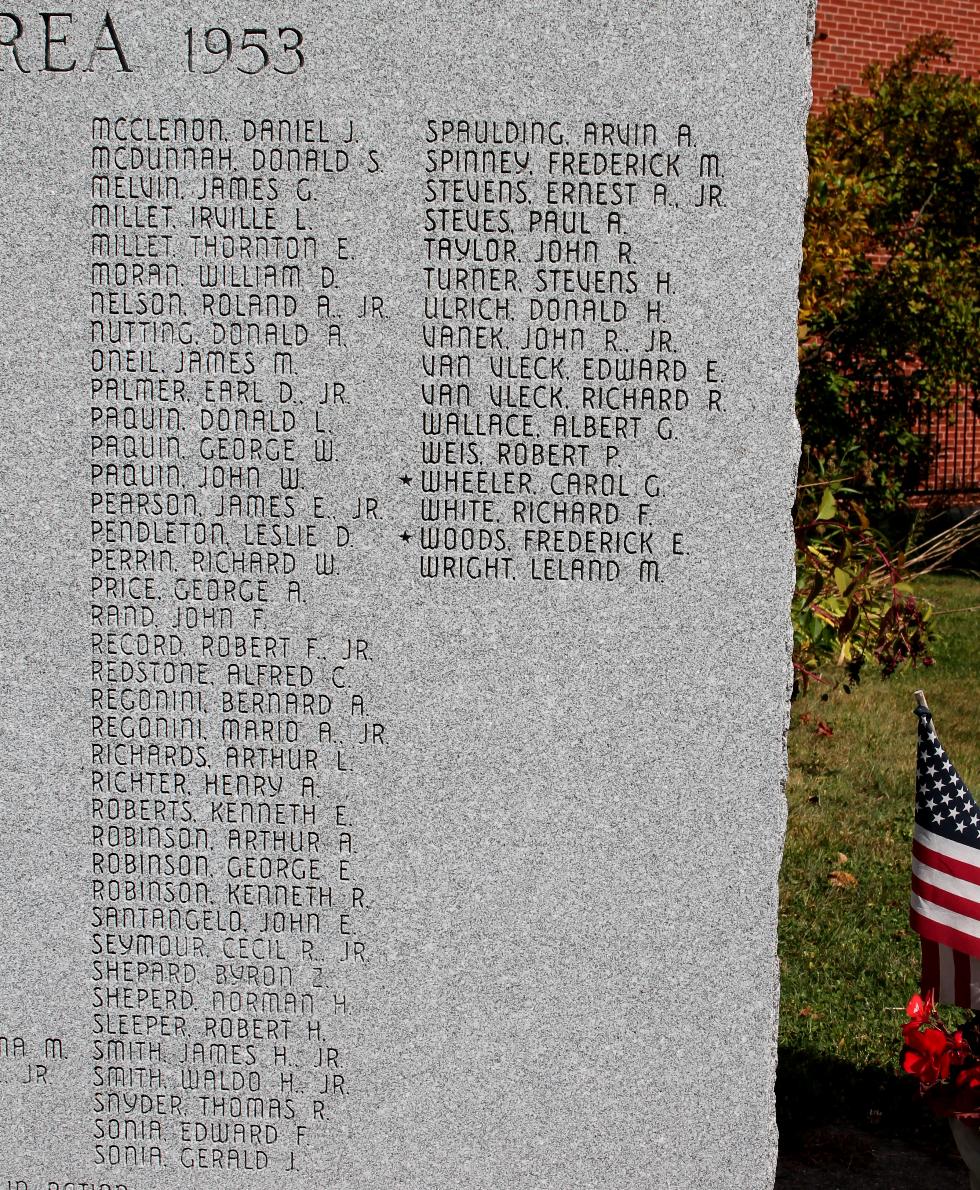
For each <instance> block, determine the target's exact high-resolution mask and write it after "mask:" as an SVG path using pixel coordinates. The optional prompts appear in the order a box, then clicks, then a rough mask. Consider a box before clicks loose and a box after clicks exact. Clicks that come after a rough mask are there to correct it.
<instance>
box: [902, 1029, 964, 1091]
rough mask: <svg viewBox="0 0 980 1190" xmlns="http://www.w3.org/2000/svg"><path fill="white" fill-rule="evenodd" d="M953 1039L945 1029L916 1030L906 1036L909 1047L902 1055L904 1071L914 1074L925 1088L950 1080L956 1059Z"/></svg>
mask: <svg viewBox="0 0 980 1190" xmlns="http://www.w3.org/2000/svg"><path fill="white" fill-rule="evenodd" d="M952 1041H953V1039H952V1038H951V1037H950V1036H949V1035H948V1034H947V1033H946V1032H945V1031H944V1030H943V1029H923V1030H922V1031H921V1032H919V1031H918V1030H916V1031H915V1032H910V1033H909V1034H907V1035H906V1038H905V1043H906V1045H907V1046H908V1048H907V1049H906V1051H905V1053H904V1054H903V1055H902V1069H903V1070H904V1071H905V1073H906V1074H914V1075H915V1077H916V1078H917V1079H918V1080H919V1082H921V1083H922V1085H923V1086H924V1087H931V1086H932V1085H933V1084H934V1083H938V1082H943V1081H944V1080H945V1079H947V1078H949V1073H950V1069H951V1068H952V1065H953V1061H954V1058H955V1057H957V1056H958V1054H957V1051H956V1049H953V1048H952Z"/></svg>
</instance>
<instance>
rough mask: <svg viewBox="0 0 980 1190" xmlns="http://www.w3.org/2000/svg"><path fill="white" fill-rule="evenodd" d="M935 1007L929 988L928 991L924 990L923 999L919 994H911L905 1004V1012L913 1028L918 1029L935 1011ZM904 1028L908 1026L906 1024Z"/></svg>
mask: <svg viewBox="0 0 980 1190" xmlns="http://www.w3.org/2000/svg"><path fill="white" fill-rule="evenodd" d="M935 1007H936V1003H935V1001H934V1000H933V998H932V989H931V988H930V989H929V991H928V992H926V998H925V999H924V1000H923V998H922V997H921V996H919V995H915V996H913V997H912V999H911V1000H910V1001H909V1002H908V1004H906V1006H905V1012H906V1014H907V1015H908V1018H909V1022H910V1024H912V1025H914V1026H915V1028H916V1029H918V1028H919V1027H920V1026H921V1025H924V1024H925V1023H926V1021H927V1020H928V1019H929V1018H930V1017H931V1016H932V1014H933V1012H934V1011H935ZM906 1028H908V1026H906Z"/></svg>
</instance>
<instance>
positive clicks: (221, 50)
mask: <svg viewBox="0 0 980 1190" xmlns="http://www.w3.org/2000/svg"><path fill="white" fill-rule="evenodd" d="M184 36H185V38H186V39H187V69H188V70H190V71H192V72H194V73H198V74H217V72H218V71H219V70H222V69H223V68H224V67H225V66H229V65H234V68H235V69H236V70H238V71H240V72H241V73H242V74H261V73H262V71H263V70H268V69H269V68H270V67H271V69H272V70H274V71H275V72H276V73H277V74H295V73H296V71H297V70H299V69H300V68H301V67H302V66H304V65H305V63H306V59H305V58H304V56H303V50H302V45H303V34H302V33H301V32H300V31H299V29H295V28H293V26H292V25H285V26H284V27H283V28H281V29H277V30H275V31H274V32H272V31H270V30H269V29H258V28H254V29H243V30H242V31H241V34H240V35H239V34H238V33H234V34H233V33H232V32H231V30H229V29H225V28H223V27H222V26H220V25H212V26H210V27H209V28H207V29H204V30H198V29H194V28H190V29H188V30H187V32H186V33H185V34H184Z"/></svg>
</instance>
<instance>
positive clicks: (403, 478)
mask: <svg viewBox="0 0 980 1190" xmlns="http://www.w3.org/2000/svg"><path fill="white" fill-rule="evenodd" d="M398 478H399V479H400V480H401V481H402V483H411V482H412V477H411V476H410V475H399V477H398Z"/></svg>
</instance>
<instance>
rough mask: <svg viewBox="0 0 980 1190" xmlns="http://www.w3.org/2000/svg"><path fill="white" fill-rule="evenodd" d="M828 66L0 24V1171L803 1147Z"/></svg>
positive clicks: (383, 1167)
mask: <svg viewBox="0 0 980 1190" xmlns="http://www.w3.org/2000/svg"><path fill="white" fill-rule="evenodd" d="M808 69H809V56H808V43H807V11H806V5H805V4H804V3H803V2H802V0H800V2H795V3H790V4H786V3H782V2H777V0H745V2H736V3H732V2H730V0H699V2H697V3H686V2H685V3H677V2H676V0H655V2H654V3H652V4H637V3H631V2H627V0H611V2H610V3H606V4H586V3H581V2H579V0H573V2H571V3H557V2H555V3H549V4H543V3H516V2H514V0H499V2H497V3H494V4H490V3H487V4H472V3H463V2H461V0H460V2H456V3H452V4H445V3H436V2H435V0H423V2H418V3H415V4H410V5H403V4H391V3H388V4H372V3H365V2H361V0H358V2H356V3H353V4H348V5H340V6H326V7H324V6H320V5H313V4H309V3H305V4H304V3H297V4H290V5H288V6H286V5H275V6H272V5H264V6H258V7H252V8H249V7H248V6H246V5H244V4H240V3H239V4H229V5H226V6H222V7H221V8H220V9H218V10H215V9H212V8H208V7H205V6H201V5H175V4H159V5H155V6H150V5H146V6H139V8H138V9H137V6H133V5H126V6H122V5H120V6H115V7H112V8H111V9H110V10H108V11H107V10H106V9H105V8H104V7H102V6H94V5H76V6H74V7H72V8H71V9H70V10H69V8H67V7H66V8H65V10H64V11H63V12H58V13H51V12H48V13H42V12H39V11H36V10H28V9H24V8H18V9H16V10H12V11H9V12H4V13H0V94H2V97H3V116H2V120H0V154H2V160H3V169H2V171H0V221H2V224H0V225H2V227H3V232H4V235H3V247H2V252H0V278H2V284H0V418H2V429H3V444H4V455H3V468H2V472H0V495H2V503H0V508H2V526H3V531H2V538H0V549H2V569H0V573H2V583H3V588H2V594H3V598H2V600H0V642H2V658H3V665H2V668H0V728H2V741H3V742H2V749H3V751H2V759H0V799H2V823H3V829H2V831H0V922H2V947H0V954H2V977H0V1187H4V1188H5V1190H69V1188H77V1187H81V1186H95V1187H115V1188H119V1187H126V1188H127V1190H184V1188H188V1187H189V1188H194V1187H202V1188H212V1187H215V1188H217V1187H227V1188H237V1187H249V1188H254V1190H264V1188H269V1190H272V1188H275V1190H313V1188H316V1190H354V1188H355V1187H356V1188H357V1190H388V1188H390V1187H396V1186H397V1187H407V1188H419V1190H422V1188H425V1190H429V1188H432V1190H436V1188H450V1187H453V1188H455V1187H472V1188H483V1187H486V1188H490V1187H493V1188H500V1187H507V1188H515V1190H523V1188H527V1190H530V1188H532V1187H535V1188H553V1190H571V1188H581V1190H592V1188H594V1187H615V1188H616V1190H628V1188H634V1187H635V1188H639V1187H644V1188H648V1187H654V1188H661V1187H662V1188H664V1190H667V1188H674V1190H690V1188H692V1187H699V1188H701V1187H704V1188H713V1187H717V1188H718V1190H721V1188H725V1190H730V1188H731V1187H739V1188H741V1187H745V1188H753V1190H755V1188H758V1190H762V1188H763V1187H771V1185H772V1182H773V1177H774V1168H775V1148H776V1130H775V1121H774V1102H773V1080H774V1074H775V1052H776V1046H775V1029H776V1003H777V996H778V987H777V966H776V956H775V938H776V879H777V872H778V866H779V859H780V851H781V844H782V832H783V823H784V802H783V795H782V789H781V783H782V779H783V776H784V770H785V747H784V730H785V726H786V721H787V699H788V687H789V683H790V644H791V635H790V625H789V616H788V609H789V599H790V591H791V586H792V575H793V571H792V561H793V558H792V550H793V546H792V533H791V522H790V508H791V502H792V495H793V489H794V480H795V470H796V463H797V456H798V432H797V428H796V423H795V420H794V414H793V389H794V383H795V375H796V362H795V359H796V333H795V319H796V286H797V275H798V268H799V260H800V244H801V235H802V218H803V204H804V196H805V168H806V167H805V154H804V142H803V138H804V126H805V117H806V111H807V107H808V102H809V83H808Z"/></svg>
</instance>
